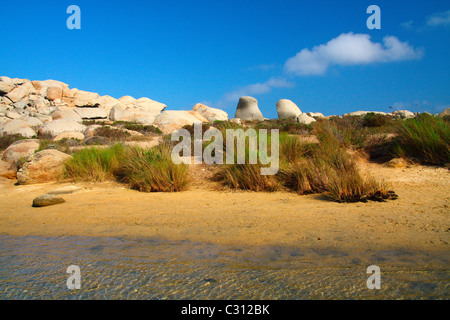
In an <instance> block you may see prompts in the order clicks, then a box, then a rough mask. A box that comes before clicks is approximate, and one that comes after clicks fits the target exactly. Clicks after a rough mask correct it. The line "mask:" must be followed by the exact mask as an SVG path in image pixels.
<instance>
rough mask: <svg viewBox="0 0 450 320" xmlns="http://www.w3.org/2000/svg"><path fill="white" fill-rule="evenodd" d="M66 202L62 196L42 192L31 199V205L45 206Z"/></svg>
mask: <svg viewBox="0 0 450 320" xmlns="http://www.w3.org/2000/svg"><path fill="white" fill-rule="evenodd" d="M64 202H66V201H65V200H64V199H63V198H61V197H58V196H57V195H54V194H43V195H42V196H39V197H37V198H35V199H34V200H33V207H46V206H52V205H55V204H60V203H64Z"/></svg>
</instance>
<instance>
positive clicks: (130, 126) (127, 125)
mask: <svg viewBox="0 0 450 320" xmlns="http://www.w3.org/2000/svg"><path fill="white" fill-rule="evenodd" d="M113 126H118V127H120V128H124V129H127V130H132V131H136V132H140V133H142V134H146V135H151V134H155V135H160V134H162V132H161V130H159V129H158V128H157V127H155V126H152V125H144V124H141V123H138V122H128V121H115V122H114V123H113Z"/></svg>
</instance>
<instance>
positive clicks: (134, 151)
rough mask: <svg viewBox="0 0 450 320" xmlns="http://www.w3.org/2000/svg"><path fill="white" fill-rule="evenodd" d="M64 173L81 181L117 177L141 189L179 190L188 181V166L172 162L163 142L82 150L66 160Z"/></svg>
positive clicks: (151, 190) (168, 149) (113, 178)
mask: <svg viewBox="0 0 450 320" xmlns="http://www.w3.org/2000/svg"><path fill="white" fill-rule="evenodd" d="M64 176H65V177H66V178H72V179H74V180H81V181H106V180H119V181H122V182H125V183H127V184H129V185H130V187H131V188H133V189H137V190H139V191H144V192H153V191H167V192H172V191H181V190H184V189H185V187H186V186H187V184H188V181H189V175H188V167H187V166H186V165H183V164H181V165H175V164H174V163H173V162H172V159H171V155H170V148H169V146H168V145H165V144H163V145H159V146H157V147H154V148H151V149H148V150H145V149H142V148H140V147H125V146H123V145H122V144H115V145H113V146H111V147H109V148H89V149H83V150H81V151H79V152H76V153H74V154H73V158H72V159H70V160H68V161H67V162H66V163H65V171H64Z"/></svg>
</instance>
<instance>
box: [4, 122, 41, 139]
mask: <svg viewBox="0 0 450 320" xmlns="http://www.w3.org/2000/svg"><path fill="white" fill-rule="evenodd" d="M0 134H10V135H13V134H20V135H21V136H22V137H25V138H32V137H34V136H36V132H34V130H33V129H31V128H30V125H29V124H28V122H27V121H24V120H19V119H14V120H11V121H8V122H6V123H4V124H2V125H0Z"/></svg>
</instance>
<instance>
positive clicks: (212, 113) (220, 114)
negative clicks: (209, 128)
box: [192, 103, 228, 122]
mask: <svg viewBox="0 0 450 320" xmlns="http://www.w3.org/2000/svg"><path fill="white" fill-rule="evenodd" d="M192 110H193V111H196V112H198V113H200V114H201V115H202V116H204V117H205V118H206V119H208V121H209V122H214V121H227V120H228V113H226V112H225V111H223V110H220V109H216V108H211V107H208V106H205V105H204V104H201V103H197V104H196V105H195V106H194V107H193V108H192Z"/></svg>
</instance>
